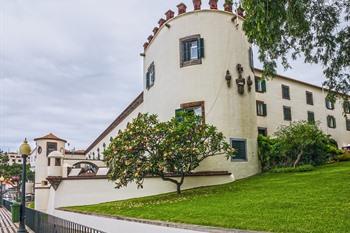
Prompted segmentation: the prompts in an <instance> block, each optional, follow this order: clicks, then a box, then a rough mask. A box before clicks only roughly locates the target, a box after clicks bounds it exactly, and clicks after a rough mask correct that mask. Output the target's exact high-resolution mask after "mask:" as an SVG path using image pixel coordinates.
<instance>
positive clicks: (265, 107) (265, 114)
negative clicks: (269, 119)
mask: <svg viewBox="0 0 350 233" xmlns="http://www.w3.org/2000/svg"><path fill="white" fill-rule="evenodd" d="M263 109H264V116H267V105H266V104H263Z"/></svg>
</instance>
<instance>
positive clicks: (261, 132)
mask: <svg viewBox="0 0 350 233" xmlns="http://www.w3.org/2000/svg"><path fill="white" fill-rule="evenodd" d="M258 134H259V135H262V136H265V137H266V136H267V128H262V127H258Z"/></svg>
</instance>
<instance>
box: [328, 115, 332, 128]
mask: <svg viewBox="0 0 350 233" xmlns="http://www.w3.org/2000/svg"><path fill="white" fill-rule="evenodd" d="M327 125H328V127H331V121H330V116H328V117H327Z"/></svg>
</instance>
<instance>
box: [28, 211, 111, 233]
mask: <svg viewBox="0 0 350 233" xmlns="http://www.w3.org/2000/svg"><path fill="white" fill-rule="evenodd" d="M26 225H27V226H28V227H29V228H30V229H31V230H33V231H34V232H35V233H49V232H50V233H105V232H103V231H100V230H96V229H93V228H90V227H86V226H83V225H80V224H77V223H74V222H71V221H68V220H64V219H61V218H57V217H55V216H52V215H49V214H46V213H43V212H40V211H37V210H33V209H30V208H26Z"/></svg>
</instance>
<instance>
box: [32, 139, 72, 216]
mask: <svg viewBox="0 0 350 233" xmlns="http://www.w3.org/2000/svg"><path fill="white" fill-rule="evenodd" d="M34 141H35V142H36V147H37V149H36V161H35V198H36V201H35V209H37V210H46V209H47V202H48V198H49V191H50V187H51V185H50V183H49V182H48V180H47V177H48V176H49V174H48V170H49V154H51V152H54V151H56V152H60V154H61V155H64V153H65V143H66V142H67V141H66V140H63V139H61V138H58V137H57V136H55V135H54V134H52V133H50V134H48V135H46V136H43V137H40V138H36V139H34ZM50 163H51V161H50Z"/></svg>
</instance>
